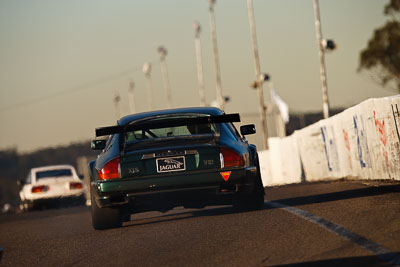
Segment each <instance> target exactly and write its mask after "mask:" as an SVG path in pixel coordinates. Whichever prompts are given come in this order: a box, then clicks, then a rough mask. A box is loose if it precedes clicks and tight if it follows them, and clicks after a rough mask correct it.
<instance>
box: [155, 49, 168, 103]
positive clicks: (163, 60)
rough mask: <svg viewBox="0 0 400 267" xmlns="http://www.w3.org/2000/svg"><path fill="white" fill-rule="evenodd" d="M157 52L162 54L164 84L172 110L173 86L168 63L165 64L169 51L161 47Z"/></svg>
mask: <svg viewBox="0 0 400 267" xmlns="http://www.w3.org/2000/svg"><path fill="white" fill-rule="evenodd" d="M157 51H158V53H160V64H161V72H162V77H163V82H164V88H165V93H166V95H167V103H168V108H172V97H171V86H170V84H169V78H168V71H167V63H166V62H165V57H166V56H167V49H165V47H163V46H159V47H158V48H157Z"/></svg>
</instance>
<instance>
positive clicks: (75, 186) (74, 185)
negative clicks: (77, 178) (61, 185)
mask: <svg viewBox="0 0 400 267" xmlns="http://www.w3.org/2000/svg"><path fill="white" fill-rule="evenodd" d="M82 188H83V184H82V183H79V182H71V183H69V189H82Z"/></svg>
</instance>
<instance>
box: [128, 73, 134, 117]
mask: <svg viewBox="0 0 400 267" xmlns="http://www.w3.org/2000/svg"><path fill="white" fill-rule="evenodd" d="M134 88H135V83H134V82H133V81H130V82H129V89H128V99H129V109H130V111H131V114H134V113H136V106H135V98H134V94H133V89H134Z"/></svg>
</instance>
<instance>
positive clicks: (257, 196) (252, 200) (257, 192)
mask: <svg viewBox="0 0 400 267" xmlns="http://www.w3.org/2000/svg"><path fill="white" fill-rule="evenodd" d="M256 166H257V178H256V183H255V185H254V189H253V192H252V193H251V194H249V195H244V196H240V197H239V199H237V200H236V203H235V204H234V207H235V208H236V209H239V210H260V209H262V208H263V207H264V196H265V190H264V185H263V183H262V179H261V173H260V164H259V163H258V158H257V159H256Z"/></svg>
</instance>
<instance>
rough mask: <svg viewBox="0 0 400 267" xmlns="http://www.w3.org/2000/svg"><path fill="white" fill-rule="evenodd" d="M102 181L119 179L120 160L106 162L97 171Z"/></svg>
mask: <svg viewBox="0 0 400 267" xmlns="http://www.w3.org/2000/svg"><path fill="white" fill-rule="evenodd" d="M99 177H100V179H102V180H107V179H115V178H121V165H120V158H115V159H112V160H110V161H109V162H107V163H106V164H105V165H104V167H103V168H102V169H101V170H100V171H99Z"/></svg>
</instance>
